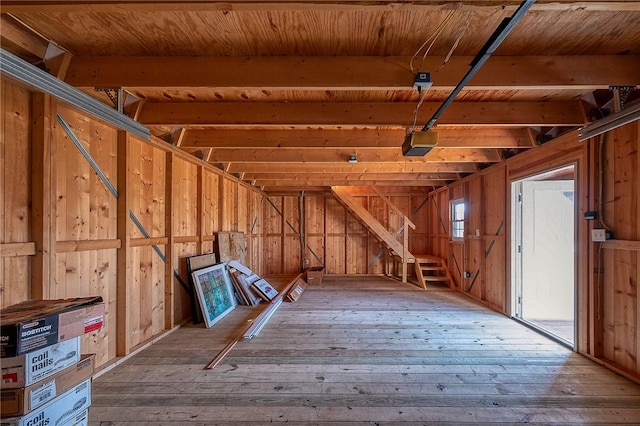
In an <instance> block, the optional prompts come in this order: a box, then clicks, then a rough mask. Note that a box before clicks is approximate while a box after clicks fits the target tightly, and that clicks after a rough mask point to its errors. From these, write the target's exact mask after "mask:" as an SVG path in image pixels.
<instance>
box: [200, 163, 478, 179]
mask: <svg viewBox="0 0 640 426" xmlns="http://www.w3.org/2000/svg"><path fill="white" fill-rule="evenodd" d="M212 163H213V161H212ZM229 171H230V172H232V173H234V172H238V171H244V172H246V173H279V174H282V175H283V176H285V175H287V174H295V173H324V174H331V173H378V174H379V173H446V174H449V173H474V172H476V171H478V167H477V165H476V164H475V163H448V162H435V163H433V162H405V161H403V162H398V163H387V162H384V163H383V162H367V163H364V162H359V163H356V164H349V163H348V162H346V161H344V162H340V163H302V162H289V163H275V164H274V163H269V162H255V163H244V164H231V165H230V166H229ZM285 177H286V176H285Z"/></svg>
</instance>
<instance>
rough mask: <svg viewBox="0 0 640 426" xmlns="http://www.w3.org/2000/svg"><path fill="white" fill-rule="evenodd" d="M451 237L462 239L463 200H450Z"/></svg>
mask: <svg viewBox="0 0 640 426" xmlns="http://www.w3.org/2000/svg"><path fill="white" fill-rule="evenodd" d="M451 239H453V240H463V239H464V200H453V201H452V202H451Z"/></svg>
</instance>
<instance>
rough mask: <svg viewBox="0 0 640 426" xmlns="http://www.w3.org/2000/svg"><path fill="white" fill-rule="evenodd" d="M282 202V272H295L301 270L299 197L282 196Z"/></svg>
mask: <svg viewBox="0 0 640 426" xmlns="http://www.w3.org/2000/svg"><path fill="white" fill-rule="evenodd" d="M283 203H284V211H283V214H284V218H285V224H284V239H283V242H282V244H283V247H284V252H283V254H284V257H283V269H282V273H284V274H296V273H298V272H300V271H301V270H302V248H301V247H300V198H299V197H298V196H294V195H290V196H284V197H283Z"/></svg>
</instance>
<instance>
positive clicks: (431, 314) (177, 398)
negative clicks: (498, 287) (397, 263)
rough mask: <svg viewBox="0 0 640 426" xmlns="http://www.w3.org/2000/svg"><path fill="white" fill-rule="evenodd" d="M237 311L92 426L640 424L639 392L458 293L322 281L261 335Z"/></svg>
mask: <svg viewBox="0 0 640 426" xmlns="http://www.w3.org/2000/svg"><path fill="white" fill-rule="evenodd" d="M255 313H256V311H255V309H251V308H248V307H238V308H236V309H235V310H234V311H233V312H232V313H231V314H230V315H229V316H227V317H226V318H224V319H223V320H221V321H220V322H219V323H217V324H216V325H215V326H214V327H213V328H211V329H205V328H203V327H201V326H193V325H191V326H185V327H183V328H180V329H178V330H177V331H175V332H173V333H171V334H170V335H168V336H167V337H165V338H164V339H162V340H159V341H158V342H157V343H155V344H153V345H151V346H150V347H149V348H147V349H145V350H143V351H141V352H140V353H139V354H137V355H135V356H134V357H132V358H131V359H129V360H128V361H126V362H124V363H122V364H120V365H118V366H117V367H115V368H113V369H112V370H110V371H108V372H107V373H105V374H103V375H101V376H100V377H98V378H97V379H95V380H94V382H93V393H92V399H93V401H92V407H91V409H90V421H91V424H94V425H120V424H134V425H179V424H190V425H238V426H240V425H259V424H269V423H288V424H293V425H302V424H305V425H314V424H318V425H326V426H329V425H332V426H340V425H350V426H353V425H374V424H379V425H396V424H403V425H423V424H431V423H450V424H477V423H502V424H509V423H513V424H517V423H522V422H527V423H534V424H535V423H538V424H554V423H555V424H587V423H592V424H625V423H626V424H639V423H640V386H638V385H636V384H634V383H633V382H631V381H629V380H627V379H625V378H623V377H621V376H619V375H617V374H615V373H613V372H611V371H609V370H607V369H605V368H604V367H601V366H599V365H597V364H595V363H594V362H592V361H590V360H588V359H586V358H584V357H582V356H580V355H578V354H575V353H573V352H571V351H570V350H568V349H566V348H565V347H563V346H561V345H558V344H556V343H555V342H553V341H551V340H549V339H547V338H546V337H544V336H541V335H539V334H537V333H536V332H534V331H533V330H531V329H529V328H527V327H525V326H523V325H521V324H519V323H517V322H515V321H512V320H510V319H508V318H506V317H504V316H502V315H499V314H497V313H495V312H493V311H490V310H488V309H485V308H484V307H482V306H481V305H479V304H477V303H475V302H474V301H472V300H470V299H468V298H466V297H464V296H463V295H460V294H458V293H456V292H454V291H451V290H448V289H445V288H442V287H437V288H429V289H428V290H427V291H423V290H420V289H419V288H418V287H416V286H414V285H411V284H402V283H400V282H398V281H395V280H393V279H388V278H384V277H367V278H364V277H357V278H356V277H331V276H328V277H325V280H324V282H323V284H322V285H320V286H308V287H307V289H306V290H305V292H304V293H303V294H302V297H301V298H300V300H298V301H297V302H295V303H283V304H282V306H281V307H280V309H279V310H278V311H277V312H276V313H275V314H274V316H273V317H272V318H271V320H270V321H269V322H268V323H267V325H266V326H265V328H264V329H263V330H262V332H261V333H260V334H259V335H258V336H257V337H255V338H253V339H251V340H244V341H241V342H239V343H238V344H237V345H236V346H235V347H234V348H233V349H232V350H231V351H230V352H229V354H228V355H227V356H226V357H225V358H224V359H223V360H222V362H221V363H220V364H218V365H217V366H216V367H215V368H214V369H212V370H204V366H205V365H206V364H207V363H209V361H211V359H213V358H214V357H215V356H216V354H217V353H218V352H219V351H220V350H221V349H223V348H224V347H225V345H226V344H227V343H228V342H229V341H230V340H231V339H233V338H234V337H235V336H237V335H238V333H239V332H240V331H242V329H243V328H244V327H246V326H247V324H248V323H247V320H248V319H250V318H252V317H253V316H255Z"/></svg>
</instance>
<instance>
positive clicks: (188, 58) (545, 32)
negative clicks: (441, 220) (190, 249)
mask: <svg viewBox="0 0 640 426" xmlns="http://www.w3.org/2000/svg"><path fill="white" fill-rule="evenodd" d="M2 3H3V4H2V12H3V15H2V20H3V24H4V23H5V22H9V21H10V22H11V23H12V25H11V26H8V25H3V26H2V27H0V35H2V40H3V48H4V47H5V46H10V45H12V44H13V45H14V50H15V51H18V52H19V51H20V49H19V45H20V44H21V43H22V44H24V43H25V41H24V40H27V41H28V40H31V41H33V40H39V43H40V44H37V43H36V47H35V49H36V50H37V49H40V50H42V46H45V45H46V43H49V42H50V43H52V44H54V45H56V46H60V47H61V48H62V49H64V50H65V51H67V52H69V54H70V55H72V59H71V63H70V65H69V68H68V71H67V73H66V76H65V78H66V81H67V82H68V83H70V84H72V85H73V86H75V87H79V88H81V89H82V90H83V91H84V92H85V93H87V94H89V95H90V96H93V97H95V98H97V99H99V100H100V101H102V102H105V103H108V104H109V105H111V104H110V101H109V99H108V98H107V97H106V96H105V94H104V93H103V92H96V91H95V90H94V87H115V88H119V87H122V88H124V89H125V92H126V93H127V94H128V95H127V102H128V105H129V106H128V107H127V108H126V109H125V111H126V112H127V113H129V114H130V115H132V116H133V114H135V117H136V119H137V120H139V121H140V122H141V123H143V124H145V125H147V126H148V127H149V128H150V130H151V133H152V134H153V135H156V136H158V137H160V138H161V139H162V140H164V141H166V142H167V143H169V144H172V145H174V146H179V148H178V149H181V150H184V151H186V152H187V153H190V154H193V155H196V156H198V157H200V158H203V159H205V160H208V161H210V162H211V163H212V164H219V165H220V166H221V167H222V168H223V169H225V170H228V171H229V172H232V173H234V174H236V175H238V176H242V177H243V179H245V180H247V181H249V182H253V183H254V184H257V185H259V183H260V181H261V180H263V181H265V180H266V179H267V177H266V176H264V175H262V176H261V175H260V174H264V173H269V174H272V173H280V174H292V176H294V173H299V175H297V176H298V178H293V177H292V176H287V177H286V178H285V177H283V178H282V179H283V181H282V182H279V183H277V184H273V185H272V187H273V188H276V189H277V190H278V191H286V189H287V188H294V187H295V185H296V182H298V184H299V185H303V184H304V185H305V188H312V187H315V188H323V187H324V185H318V186H314V185H315V184H321V183H322V179H318V178H319V176H318V175H317V174H318V173H327V174H331V178H332V179H333V181H335V182H341V183H340V184H341V185H342V184H346V183H347V182H352V184H353V185H357V184H362V182H370V183H377V184H379V185H384V186H385V187H387V186H388V185H390V186H393V185H398V188H404V187H401V186H399V185H400V182H404V181H409V180H411V179H415V175H413V174H414V173H446V174H447V177H446V179H435V178H425V179H424V180H425V181H429V182H432V183H434V184H440V183H441V182H444V181H448V180H449V179H451V180H455V179H459V178H460V177H462V176H464V175H465V174H466V173H471V172H473V171H477V170H478V169H479V168H481V166H482V165H484V164H486V163H492V162H497V161H501V158H502V157H503V155H504V154H508V155H514V154H517V153H518V152H521V151H523V150H526V149H529V148H532V147H534V146H535V145H536V143H535V138H536V136H537V135H541V136H546V135H547V134H554V135H555V134H559V133H562V132H563V131H565V130H569V129H572V128H575V127H578V126H581V125H583V124H584V123H586V122H588V114H587V113H586V111H588V110H589V109H590V108H593V107H601V106H602V105H604V104H605V103H606V102H607V96H606V94H607V93H608V88H609V86H611V85H616V86H617V85H625V86H626V85H637V86H640V73H638V69H640V32H639V31H635V29H636V28H640V2H633V1H606V0H591V1H589V0H582V1H578V0H575V1H572V0H538V1H537V2H536V3H535V4H534V5H533V7H532V8H531V9H530V10H529V11H528V12H527V13H526V15H525V16H524V18H523V19H522V20H521V21H520V22H519V23H518V25H516V27H515V28H514V30H513V32H512V33H511V35H510V36H509V37H507V38H506V39H505V40H504V42H503V43H502V44H501V45H500V46H499V48H498V49H497V50H496V52H495V54H494V55H493V56H492V57H491V58H490V59H489V60H488V61H487V63H486V64H485V65H484V67H483V68H482V69H481V70H480V72H479V73H478V74H477V75H476V76H475V77H474V78H473V79H472V80H471V81H470V82H469V84H468V85H467V86H466V87H465V88H464V89H463V90H462V92H461V93H460V94H459V95H458V96H457V97H456V99H455V101H454V102H453V104H452V105H451V106H450V107H449V108H448V109H447V110H446V111H445V113H444V114H443V115H442V116H441V118H440V119H439V120H438V126H437V127H436V130H438V131H439V132H440V139H439V144H438V148H437V149H434V150H433V151H432V152H431V153H429V155H427V156H426V157H424V158H412V159H407V158H404V157H402V155H401V151H400V146H401V145H402V142H403V140H404V135H405V133H406V132H407V131H408V130H411V129H413V128H414V125H415V126H416V127H417V128H421V127H422V126H423V125H424V124H425V123H426V121H428V119H429V118H430V117H431V115H432V114H433V112H434V111H435V110H436V109H437V108H438V107H439V106H440V105H441V103H442V102H443V101H444V100H445V99H446V98H447V96H448V95H449V93H450V91H451V90H452V88H453V87H454V86H455V85H456V84H457V83H458V81H459V80H460V79H461V78H462V76H463V75H464V74H465V73H466V72H467V71H468V69H469V64H470V63H471V61H472V60H473V58H474V56H475V55H476V54H477V53H478V51H479V50H480V49H481V48H482V46H483V45H484V44H485V42H486V40H487V39H488V38H489V36H490V35H491V34H492V32H493V31H494V29H495V28H496V27H497V26H498V24H499V23H500V22H501V21H502V20H503V19H504V18H506V17H509V16H511V15H512V14H513V12H514V11H515V10H516V8H517V7H518V5H519V4H520V3H521V1H520V0H500V1H493V0H478V1H445V2H443V1H439V0H421V1H417V2H408V1H403V0H398V1H372V2H361V1H348V0H338V1H333V0H332V1H325V0H317V1H314V2H290V1H286V0H266V1H261V2H257V1H245V0H242V1H241V0H230V1H225V2H217V1H214V2H202V1H182V2H179V1H171V0H159V1H146V0H145V1H109V2H105V1H98V0H95V1H81V0H64V1H58V0H48V1H35V2H29V1H13V0H3V2H2ZM439 27H440V28H441V30H442V31H441V32H440V33H439V34H438V35H437V36H436V37H434V38H433V43H432V45H431V46H429V43H430V41H428V42H427V43H426V45H425V48H424V49H422V50H419V48H420V46H421V45H423V43H425V40H429V39H430V38H431V36H433V35H434V34H435V30H436V29H438V28H439ZM5 41H7V43H5ZM32 44H33V43H32ZM38 46H40V47H38ZM427 48H428V49H429V52H428V54H426V55H425V54H424V52H425V50H426V49H427ZM24 50H25V49H24V48H23V49H22V55H23V56H24V57H29V56H30V59H31V60H32V61H33V60H34V58H33V50H34V47H31V48H30V50H31V51H32V52H31V53H29V52H28V50H29V49H27V52H25V51H24ZM418 50H419V51H418ZM15 51H14V53H15ZM417 51H418V52H417ZM414 54H415V55H414ZM449 54H451V56H450V57H449V58H448V56H449ZM412 55H414V56H415V57H414V58H413V59H412ZM423 55H424V56H423ZM36 56H37V53H36ZM36 59H37V58H36ZM417 71H426V72H430V73H431V80H432V82H433V86H432V87H431V88H430V89H429V90H427V91H422V92H420V93H419V92H418V91H416V90H414V89H413V81H414V76H415V73H416V72H417ZM596 92H597V93H599V94H600V95H598V96H596V95H595V93H596ZM603 93H604V94H605V95H602V94H603ZM634 96H636V97H638V95H637V94H636V95H634ZM420 99H421V100H422V102H423V103H422V104H421V106H420V108H419V109H418V110H417V115H416V117H414V111H415V110H416V105H417V104H418V101H419V100H420ZM600 99H602V100H600ZM136 100H139V101H140V102H136ZM176 135H179V136H180V137H179V143H178V138H177V136H176ZM352 154H355V155H357V157H358V163H357V164H349V163H348V162H347V160H348V157H349V156H350V155H352ZM392 173H393V175H391V174H392ZM381 174H387V178H386V179H385V178H384V177H383V176H381ZM403 174H406V175H405V177H406V179H402V176H403ZM392 176H393V178H391V177H392ZM325 181H326V179H325ZM268 182H272V181H271V180H269V181H268ZM285 185H291V186H290V187H285ZM265 188H266V186H265ZM325 189H326V188H325Z"/></svg>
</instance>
